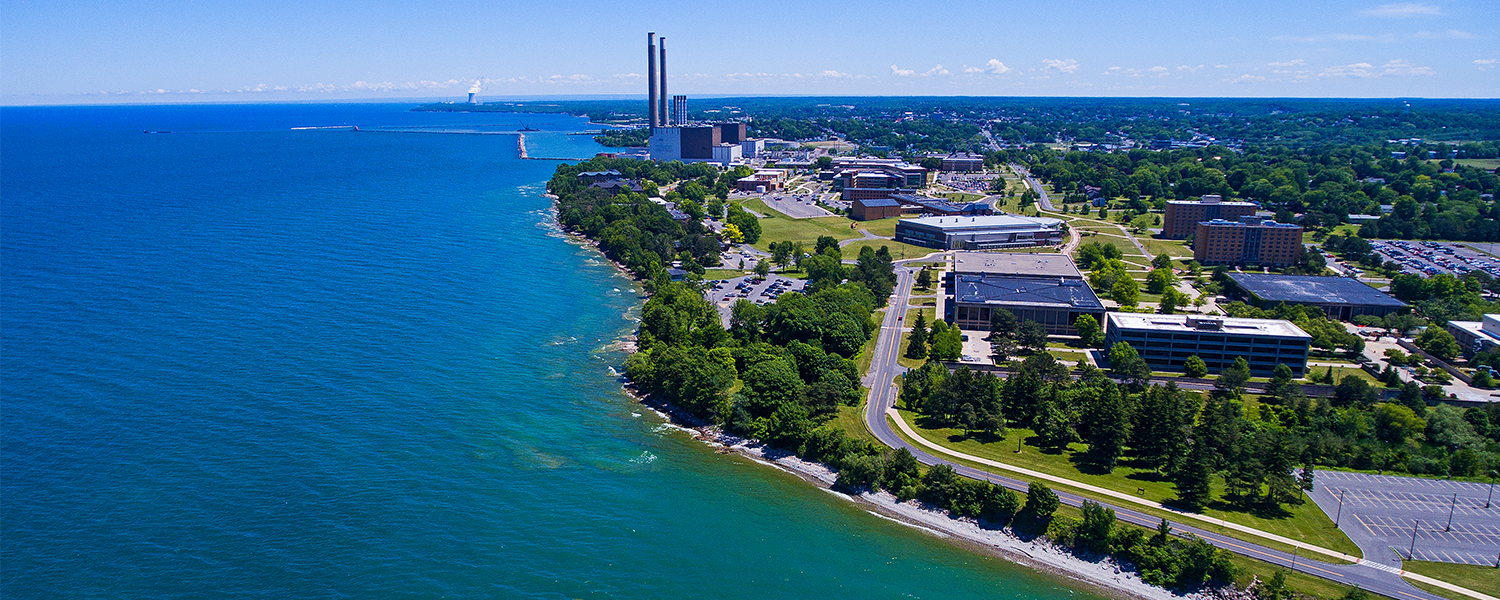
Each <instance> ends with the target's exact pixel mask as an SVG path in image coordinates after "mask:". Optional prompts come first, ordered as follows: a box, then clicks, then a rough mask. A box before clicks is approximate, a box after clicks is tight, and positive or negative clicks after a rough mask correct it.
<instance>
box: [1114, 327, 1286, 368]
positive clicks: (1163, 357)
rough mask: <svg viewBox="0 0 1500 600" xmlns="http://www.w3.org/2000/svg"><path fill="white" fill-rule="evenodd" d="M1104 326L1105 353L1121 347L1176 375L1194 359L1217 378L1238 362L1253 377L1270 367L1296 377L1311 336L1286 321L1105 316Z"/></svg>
mask: <svg viewBox="0 0 1500 600" xmlns="http://www.w3.org/2000/svg"><path fill="white" fill-rule="evenodd" d="M1105 322H1106V324H1105V327H1104V344H1105V347H1106V348H1113V347H1114V345H1115V344H1118V343H1120V342H1126V343H1128V344H1130V347H1131V348H1133V349H1134V350H1135V351H1136V352H1137V353H1139V354H1140V355H1141V358H1143V359H1145V361H1146V364H1147V365H1150V367H1151V370H1153V371H1175V372H1180V371H1182V370H1183V365H1184V364H1186V363H1187V359H1188V357H1191V356H1197V357H1198V358H1201V359H1203V362H1204V363H1205V364H1207V365H1208V372H1209V373H1210V374H1217V373H1220V372H1222V371H1223V370H1224V369H1225V368H1227V367H1229V366H1231V365H1233V364H1234V359H1236V358H1238V357H1242V356H1243V357H1244V358H1245V360H1246V361H1247V362H1249V363H1250V374H1251V375H1255V376H1258V377H1268V376H1270V375H1271V374H1272V373H1273V372H1274V371H1275V370H1276V365H1286V366H1287V367H1290V368H1291V369H1292V374H1293V375H1294V376H1296V377H1302V376H1304V375H1305V374H1306V372H1307V349H1308V346H1309V345H1311V343H1312V336H1310V335H1307V332H1304V331H1302V330H1301V329H1300V328H1298V327H1297V326H1296V325H1293V324H1292V323H1291V322H1290V321H1281V320H1276V319H1239V318H1235V317H1219V316H1212V317H1210V316H1200V315H1153V314H1147V313H1109V314H1108V315H1106V318H1105Z"/></svg>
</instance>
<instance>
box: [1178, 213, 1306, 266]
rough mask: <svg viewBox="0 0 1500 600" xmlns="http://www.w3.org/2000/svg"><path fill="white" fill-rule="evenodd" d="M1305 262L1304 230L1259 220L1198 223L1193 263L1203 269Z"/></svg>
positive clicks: (1284, 264)
mask: <svg viewBox="0 0 1500 600" xmlns="http://www.w3.org/2000/svg"><path fill="white" fill-rule="evenodd" d="M1301 258H1302V227H1301V226H1299V225H1287V224H1283V223H1277V222H1275V221H1268V220H1265V219H1262V218H1260V217H1256V216H1248V217H1240V220H1238V221H1225V220H1213V221H1202V222H1200V223H1198V228H1197V230H1196V232H1195V233H1194V235H1193V260H1196V261H1198V263H1199V264H1203V265H1209V266H1213V265H1260V266H1262V267H1285V266H1289V265H1292V264H1296V262H1297V261H1298V260H1299V259H1301Z"/></svg>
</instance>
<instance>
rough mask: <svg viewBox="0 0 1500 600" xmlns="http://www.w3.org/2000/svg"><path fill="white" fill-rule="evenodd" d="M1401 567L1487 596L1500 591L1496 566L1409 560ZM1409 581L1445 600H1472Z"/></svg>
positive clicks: (1499, 571) (1499, 574)
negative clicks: (1449, 599) (1450, 599)
mask: <svg viewBox="0 0 1500 600" xmlns="http://www.w3.org/2000/svg"><path fill="white" fill-rule="evenodd" d="M1401 567H1402V568H1404V569H1406V570H1408V571H1411V572H1413V573H1417V574H1419V575H1426V576H1428V577H1431V578H1433V579H1438V580H1442V581H1446V582H1448V583H1451V584H1454V585H1461V586H1463V587H1466V588H1469V589H1471V590H1475V591H1479V592H1484V593H1487V594H1493V593H1495V591H1496V590H1500V569H1496V568H1495V566H1494V565H1483V566H1481V565H1460V564H1455V563H1442V562H1427V561H1422V560H1409V561H1406V562H1404V563H1402V564H1401ZM1407 581H1408V582H1410V583H1411V584H1412V585H1415V586H1417V587H1419V588H1422V589H1423V590H1426V591H1429V592H1432V593H1434V594H1437V595H1439V596H1442V597H1444V598H1453V599H1454V600H1472V599H1471V598H1469V597H1468V596H1462V595H1459V594H1457V593H1454V592H1450V591H1448V590H1445V589H1443V588H1440V587H1437V586H1432V585H1427V584H1425V583H1417V582H1415V581H1412V580H1410V579H1408V580H1407Z"/></svg>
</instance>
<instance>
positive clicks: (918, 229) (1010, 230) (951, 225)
mask: <svg viewBox="0 0 1500 600" xmlns="http://www.w3.org/2000/svg"><path fill="white" fill-rule="evenodd" d="M896 241H898V242H904V243H907V244H912V245H915V246H925V247H928V248H938V249H942V250H987V249H995V248H1028V247H1032V246H1053V245H1057V244H1061V243H1062V241H1063V233H1062V221H1060V220H1058V219H1048V218H1044V217H1018V216H1014V215H988V216H979V217H919V218H915V219H901V221H900V222H898V223H896Z"/></svg>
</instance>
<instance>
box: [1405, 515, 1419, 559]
mask: <svg viewBox="0 0 1500 600" xmlns="http://www.w3.org/2000/svg"><path fill="white" fill-rule="evenodd" d="M1418 523H1421V521H1412V522H1411V548H1408V549H1407V550H1406V560H1412V559H1413V558H1415V557H1416V554H1414V553H1415V552H1416V551H1417V524H1418Z"/></svg>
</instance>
